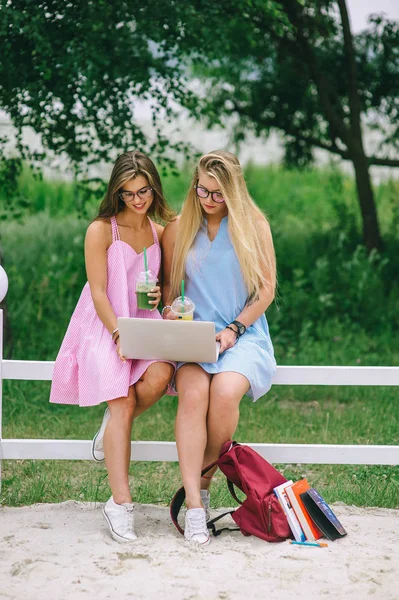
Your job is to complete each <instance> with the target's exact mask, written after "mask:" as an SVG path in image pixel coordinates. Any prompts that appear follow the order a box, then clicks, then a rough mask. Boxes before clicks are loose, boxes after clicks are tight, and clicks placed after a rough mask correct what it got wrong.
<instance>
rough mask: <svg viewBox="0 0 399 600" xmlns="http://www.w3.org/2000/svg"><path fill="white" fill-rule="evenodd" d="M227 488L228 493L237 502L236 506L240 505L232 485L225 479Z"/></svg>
mask: <svg viewBox="0 0 399 600" xmlns="http://www.w3.org/2000/svg"><path fill="white" fill-rule="evenodd" d="M226 479H227V477H226ZM227 487H228V488H229V492H230V494H231V495H232V496H233V498H234V500H235V501H236V502H238V504H242V502H241V500H240V499H239V498H238V497H237V494H236V492H235V489H234V483H233V482H232V481H230V479H227Z"/></svg>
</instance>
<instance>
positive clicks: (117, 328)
mask: <svg viewBox="0 0 399 600" xmlns="http://www.w3.org/2000/svg"><path fill="white" fill-rule="evenodd" d="M117 331H119V327H116V328H115V329H114V330H113V332H112V333H111V340H112V341H114V335H115V333H116V332H117Z"/></svg>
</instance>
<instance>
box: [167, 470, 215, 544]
mask: <svg viewBox="0 0 399 600" xmlns="http://www.w3.org/2000/svg"><path fill="white" fill-rule="evenodd" d="M217 462H218V461H217V460H215V462H213V463H212V464H211V465H208V466H207V467H205V469H203V470H202V472H201V477H202V476H203V475H205V473H208V471H210V470H211V469H212V468H213V467H214V466H215V465H217ZM185 498H186V490H185V489H184V487H181V488H180V489H179V490H177V492H176V494H175V495H174V497H173V499H172V502H171V503H170V516H171V519H172V521H173V523H174V525H175V527H176V529H177V530H178V531H179V532H180V533H181V534H182V535H183V534H184V529H182V527H180V525H179V521H178V517H179V513H180V510H181V507H182V506H183V502H184V500H185Z"/></svg>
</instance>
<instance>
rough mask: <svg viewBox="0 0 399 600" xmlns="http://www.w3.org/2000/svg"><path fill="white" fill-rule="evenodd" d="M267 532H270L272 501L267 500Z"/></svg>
mask: <svg viewBox="0 0 399 600" xmlns="http://www.w3.org/2000/svg"><path fill="white" fill-rule="evenodd" d="M267 530H268V532H269V533H270V532H271V530H272V501H271V500H269V519H268V523H267Z"/></svg>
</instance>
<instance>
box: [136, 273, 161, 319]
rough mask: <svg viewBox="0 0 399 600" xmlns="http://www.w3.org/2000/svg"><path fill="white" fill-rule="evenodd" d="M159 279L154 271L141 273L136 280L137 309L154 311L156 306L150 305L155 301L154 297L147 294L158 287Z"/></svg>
mask: <svg viewBox="0 0 399 600" xmlns="http://www.w3.org/2000/svg"><path fill="white" fill-rule="evenodd" d="M157 281H158V278H157V276H156V275H154V273H153V272H152V271H141V273H139V274H138V276H137V279H136V298H137V308H140V309H141V310H153V309H154V304H150V302H151V301H153V300H154V298H153V297H152V296H148V295H147V294H148V293H149V292H151V290H152V289H154V287H155V286H156V285H157Z"/></svg>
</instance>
